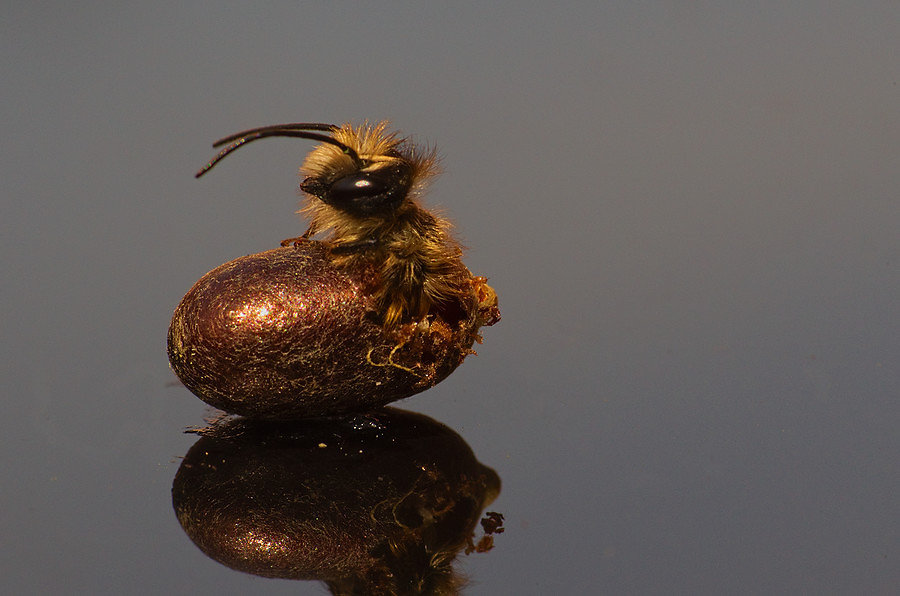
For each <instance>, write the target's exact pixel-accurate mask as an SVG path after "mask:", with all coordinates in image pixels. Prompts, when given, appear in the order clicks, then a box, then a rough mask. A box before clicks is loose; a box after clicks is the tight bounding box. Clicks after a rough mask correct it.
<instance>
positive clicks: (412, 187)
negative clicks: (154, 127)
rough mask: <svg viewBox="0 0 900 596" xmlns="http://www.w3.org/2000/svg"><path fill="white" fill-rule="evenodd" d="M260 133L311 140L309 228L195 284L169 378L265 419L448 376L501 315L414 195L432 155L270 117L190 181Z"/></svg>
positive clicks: (342, 404) (379, 135)
mask: <svg viewBox="0 0 900 596" xmlns="http://www.w3.org/2000/svg"><path fill="white" fill-rule="evenodd" d="M323 131H324V132H330V133H331V136H328V135H325V134H322V132H323ZM267 136H288V137H300V138H306V139H313V140H319V141H321V144H320V145H319V146H317V147H316V148H314V149H313V151H312V152H311V153H310V155H309V157H308V158H307V159H306V161H305V162H304V164H303V167H302V168H301V172H302V173H303V174H304V176H305V178H304V180H303V181H302V183H301V185H300V188H301V190H302V191H303V192H304V207H303V209H302V212H303V213H304V214H305V215H307V216H308V217H309V219H310V225H309V228H308V229H307V231H306V233H304V234H303V235H302V236H300V237H298V238H292V239H289V240H286V241H284V242H282V248H278V249H274V250H270V251H266V252H263V253H259V254H256V255H249V256H246V257H241V258H239V259H235V260H234V261H231V262H229V263H226V264H225V265H222V266H221V267H218V268H216V269H214V270H213V271H211V272H209V273H208V274H206V275H205V276H204V277H203V278H201V279H200V280H199V281H198V282H197V284H195V286H194V287H193V288H192V289H191V290H190V291H189V292H188V293H187V294H186V295H185V297H184V298H183V299H182V301H181V303H180V304H179V306H178V308H177V309H176V311H175V314H174V316H173V319H172V324H171V325H170V328H169V337H168V346H169V347H168V351H169V360H170V362H171V364H172V368H173V370H174V371H175V373H176V374H177V375H178V377H179V378H180V379H181V380H182V382H183V383H184V384H185V386H187V387H188V389H190V390H191V391H192V392H193V393H194V394H196V395H197V396H198V397H200V398H201V399H203V400H204V401H206V402H207V403H209V404H211V405H213V406H215V407H218V408H220V409H222V410H225V411H226V412H229V413H234V414H239V415H243V416H248V417H257V418H270V419H277V418H281V419H294V418H306V417H314V416H326V415H332V414H340V413H345V412H353V411H363V410H367V409H371V408H373V407H377V406H381V405H384V404H386V403H389V402H391V401H394V400H397V399H401V398H404V397H408V396H410V395H413V394H415V393H418V392H420V391H423V390H425V389H427V388H429V387H432V386H433V385H434V384H436V383H438V382H440V381H441V380H442V379H444V378H446V376H447V375H449V374H450V373H451V372H452V371H453V370H454V369H455V368H456V367H457V366H459V364H461V363H462V361H463V359H464V358H465V357H466V356H467V355H469V354H471V353H472V350H471V347H472V344H473V343H474V342H475V341H480V335H479V334H478V330H479V328H480V327H482V326H485V325H492V324H494V323H496V322H497V321H498V320H499V318H500V313H499V309H498V307H497V297H496V294H495V293H494V291H493V290H492V289H491V288H490V286H488V285H487V283H486V281H485V278H482V277H477V276H473V275H472V274H471V272H470V271H469V270H468V269H467V268H466V267H465V265H464V264H463V262H462V259H461V256H462V250H461V249H460V247H459V244H458V243H457V242H456V241H455V240H454V239H453V238H452V237H451V235H450V233H449V227H450V225H449V223H448V222H447V221H446V220H444V219H442V218H439V217H437V216H435V215H433V214H432V213H430V212H429V211H427V210H426V209H424V208H423V207H422V206H421V204H420V203H419V198H420V197H421V194H422V192H423V190H424V186H425V185H426V184H427V182H428V180H429V179H430V178H431V177H433V176H434V175H435V172H436V167H435V163H436V158H435V155H434V152H433V151H426V150H422V149H420V148H418V147H416V146H415V145H412V144H410V143H409V142H408V141H406V140H404V139H401V138H399V137H398V136H397V135H396V133H389V132H387V130H386V124H385V123H381V124H378V125H375V126H362V127H359V128H354V127H352V126H350V125H345V126H343V127H337V126H332V125H325V124H309V123H306V124H304V123H298V124H288V125H276V126H270V127H263V128H258V129H253V130H250V131H245V132H244V133H238V134H237V135H232V136H230V137H226V138H224V139H222V140H220V141H219V142H218V143H216V145H217V146H218V145H224V144H227V146H226V147H225V148H224V149H223V150H222V151H221V152H220V153H219V155H217V156H216V158H214V159H213V160H212V161H211V162H210V163H209V164H207V166H206V167H204V168H203V169H202V170H201V171H200V172H199V173H198V176H200V175H202V174H204V173H205V172H207V171H209V169H210V168H212V167H213V166H214V165H215V164H217V163H218V162H219V161H220V160H221V159H222V158H224V157H225V156H227V155H229V154H230V153H231V152H233V151H235V150H236V149H237V148H240V147H242V146H244V145H245V144H246V143H248V142H250V141H253V140H256V139H258V138H264V137H267ZM315 236H322V238H321V239H316V238H314V237H315Z"/></svg>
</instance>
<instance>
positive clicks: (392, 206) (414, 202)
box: [197, 122, 466, 329]
mask: <svg viewBox="0 0 900 596" xmlns="http://www.w3.org/2000/svg"><path fill="white" fill-rule="evenodd" d="M386 127H387V122H380V123H378V124H376V125H374V126H371V125H368V124H365V125H363V126H360V127H358V128H353V126H351V125H350V124H345V125H343V126H335V125H332V124H318V123H296V124H277V125H274V126H265V127H262V128H255V129H252V130H247V131H244V132H240V133H237V134H234V135H231V136H229V137H225V138H224V139H221V140H219V141H217V142H216V143H215V144H214V145H213V146H214V147H218V146H221V145H225V144H228V145H227V147H225V148H224V149H223V150H222V151H221V152H220V153H219V154H218V155H217V156H216V157H215V158H214V159H213V160H212V161H210V162H209V163H208V164H207V165H206V166H205V167H204V168H203V169H201V170H200V171H199V172H198V173H197V177H200V176H202V175H203V174H204V173H206V172H207V171H208V170H209V169H210V168H212V167H213V166H214V165H215V164H216V163H218V161H219V160H221V159H222V158H223V157H225V156H226V155H228V154H229V153H231V152H232V151H234V150H236V149H237V148H239V147H241V146H243V145H244V144H246V143H249V142H251V141H255V140H257V139H261V138H263V137H270V136H282V137H300V138H304V139H313V140H318V141H321V142H322V144H321V145H318V146H317V147H315V148H314V149H313V150H312V151H311V152H310V154H309V155H308V156H307V158H306V161H305V162H304V163H303V166H302V167H301V168H300V171H301V173H302V174H303V175H305V179H304V180H303V182H302V183H301V184H300V189H301V190H302V191H303V192H304V193H306V197H305V204H304V207H303V208H302V209H301V212H302V213H304V214H305V215H307V216H308V217H309V220H310V224H309V229H307V230H306V232H305V233H304V234H303V236H301V237H300V238H296V239H290V240H285V241H284V242H283V243H282V245H287V244H289V243H290V242H302V241H304V240H306V239H308V238H310V237H311V236H313V235H315V234H318V233H320V232H325V233H327V234H328V235H327V237H326V241H327V242H328V243H329V246H330V248H331V254H332V257H333V259H334V261H335V263H337V264H348V263H350V262H352V261H355V260H357V259H366V260H367V261H368V262H372V263H374V264H375V266H376V267H377V269H378V270H379V272H380V279H379V280H378V289H377V290H376V291H375V299H376V301H377V303H378V307H379V311H380V312H381V313H382V316H383V321H384V325H385V327H386V328H388V329H390V328H393V327H395V326H396V325H397V324H398V323H400V322H402V321H404V320H406V321H419V320H421V319H422V318H423V317H424V316H425V315H426V314H428V312H429V311H430V310H431V308H432V306H433V305H436V304H442V303H448V302H450V301H451V300H452V298H453V296H454V295H457V294H458V293H459V292H460V291H462V290H461V284H462V283H463V282H462V281H461V273H460V272H461V271H462V272H466V269H465V267H464V266H463V265H462V263H461V261H460V257H461V255H462V250H461V249H460V246H459V244H458V243H457V242H456V241H455V240H454V239H453V238H452V237H451V236H450V234H449V228H450V224H449V222H447V221H446V220H444V219H442V218H440V217H437V216H435V215H433V214H432V213H429V212H428V211H426V210H425V209H423V208H422V207H421V206H420V205H419V203H418V197H419V196H420V195H421V193H422V191H423V190H424V187H425V185H426V184H427V182H428V181H429V179H430V178H432V177H433V176H435V175H436V173H437V167H436V156H435V152H434V151H433V150H424V151H423V150H422V149H420V148H418V147H416V146H415V145H412V144H410V143H409V142H408V141H407V140H406V139H403V138H398V137H397V133H393V132H388V131H387V130H386ZM314 131H319V132H314ZM322 133H330V134H322Z"/></svg>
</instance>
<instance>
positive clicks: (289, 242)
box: [281, 226, 313, 247]
mask: <svg viewBox="0 0 900 596" xmlns="http://www.w3.org/2000/svg"><path fill="white" fill-rule="evenodd" d="M312 233H313V229H312V226H309V227H308V228H307V229H306V231H305V232H303V235H302V236H297V237H296V238H285V239H284V240H282V241H281V246H291V245H294V246H295V247H296V246H300V245H301V244H303V243H304V242H306V241H307V240H309V237H310V236H312Z"/></svg>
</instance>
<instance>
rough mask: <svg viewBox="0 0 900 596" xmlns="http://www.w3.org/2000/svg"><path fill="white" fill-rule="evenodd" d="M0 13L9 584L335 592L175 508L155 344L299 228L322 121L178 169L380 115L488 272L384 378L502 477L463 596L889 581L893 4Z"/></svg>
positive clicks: (41, 8) (893, 399)
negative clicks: (225, 142)
mask: <svg viewBox="0 0 900 596" xmlns="http://www.w3.org/2000/svg"><path fill="white" fill-rule="evenodd" d="M10 4H12V3H6V4H5V6H4V8H3V9H2V12H0V30H2V34H0V50H2V52H0V55H2V58H0V60H2V69H3V70H2V84H3V92H2V96H0V110H2V112H0V113H2V116H3V134H2V146H0V151H2V160H0V167H2V180H3V186H4V188H5V192H4V196H3V199H2V217H0V226H2V234H0V249H2V255H3V257H2V271H0V274H2V280H3V283H2V289H0V297H2V307H3V314H2V319H0V326H2V327H0V333H2V338H3V342H2V348H0V349H2V350H3V352H2V357H0V365H2V367H3V369H2V393H3V409H4V412H3V415H2V417H0V437H2V439H0V440H2V445H3V449H2V453H3V456H2V457H3V461H2V467H3V470H4V471H3V478H2V488H0V536H2V538H0V545H2V546H0V548H2V550H3V553H2V556H0V584H2V586H4V588H5V590H4V591H7V592H9V593H22V592H38V591H42V592H50V593H79V592H80V593H87V592H99V593H119V592H121V591H127V592H139V593H177V594H186V593H196V592H201V593H219V594H232V593H234V594H239V593H247V592H248V591H251V590H252V591H255V592H259V593H282V592H288V591H290V592H294V593H296V592H297V591H299V592H300V593H308V594H319V593H322V592H323V589H322V588H321V586H319V585H318V584H315V583H296V582H288V581H271V580H262V579H257V578H253V577H251V576H247V575H243V574H240V573H237V572H233V571H230V570H228V569H226V568H224V567H221V566H219V565H218V564H216V563H214V562H213V561H211V560H209V559H207V558H206V557H205V556H204V555H203V554H202V553H201V552H200V551H199V550H198V549H197V548H196V547H195V546H194V545H193V544H192V543H190V541H189V540H188V539H187V538H186V536H185V535H184V533H183V532H182V531H181V528H180V527H179V525H178V523H177V521H176V519H175V516H174V514H173V512H172V509H171V504H170V496H169V491H170V487H171V481H172V477H173V476H174V474H175V471H176V469H177V466H178V462H179V457H180V456H182V455H183V454H184V453H185V451H186V450H187V449H188V447H189V446H190V445H191V444H192V443H193V442H194V438H193V437H192V436H189V435H183V434H182V432H181V431H182V429H183V428H184V427H186V426H189V425H194V424H198V423H200V422H201V421H202V418H203V416H204V415H205V414H206V413H207V412H208V411H207V409H206V408H205V406H204V404H203V403H202V402H200V401H199V400H197V399H195V398H194V397H193V396H191V395H190V394H189V393H187V391H185V390H184V389H183V388H181V387H178V386H177V385H174V384H173V383H172V381H174V376H173V375H172V374H171V372H170V371H169V369H168V364H167V361H166V356H165V333H166V328H167V326H168V323H169V318H170V316H171V313H172V309H173V308H174V306H175V305H176V304H177V302H178V300H179V299H180V298H181V296H182V294H183V293H184V292H186V291H187V289H188V288H190V286H191V285H192V284H193V282H194V281H195V280H196V279H197V278H199V277H200V276H201V275H202V274H203V273H205V272H206V271H207V270H208V269H211V268H213V267H215V266H217V265H219V264H220V263H223V262H225V261H227V260H230V259H232V258H235V257H238V256H241V255H244V254H248V253H252V252H258V251H261V250H264V249H267V248H271V247H273V246H275V245H276V244H277V243H278V241H280V240H281V239H282V238H286V237H289V236H295V235H297V234H299V233H300V232H302V231H303V229H305V227H304V223H303V222H302V221H301V220H300V219H299V218H298V217H297V216H296V215H294V214H293V211H294V209H295V208H296V204H297V196H296V185H297V180H296V167H297V165H298V164H299V163H300V161H301V160H302V158H303V156H304V155H305V153H306V152H307V151H308V150H309V148H310V146H311V145H310V144H308V143H306V142H304V141H298V140H268V141H266V142H265V143H259V144H254V145H253V146H252V147H250V148H246V149H244V150H242V151H241V152H240V153H239V154H237V155H235V156H234V157H232V158H230V159H229V160H228V161H227V162H225V164H223V166H221V167H220V168H217V169H216V170H215V171H214V172H212V173H211V175H209V176H208V177H206V178H204V179H202V180H200V181H196V180H194V178H193V173H194V171H195V170H196V169H197V168H198V167H199V166H201V165H202V164H203V163H204V162H205V161H206V160H207V159H209V157H211V156H212V154H213V150H212V149H211V148H210V143H211V142H212V141H213V140H215V139H217V138H219V137H220V136H223V135H226V134H229V133H232V132H236V131H238V130H241V129H243V128H247V127H252V126H259V125H264V124H272V123H280V122H292V121H334V122H343V121H347V120H349V121H353V122H357V123H359V122H361V121H363V120H365V119H370V120H379V119H389V120H391V121H392V122H393V124H394V125H395V126H396V127H398V128H400V129H401V130H403V131H404V132H407V133H409V134H411V135H413V136H414V137H415V138H416V139H417V140H419V141H421V142H430V143H433V144H435V145H437V146H438V147H439V149H440V151H441V154H442V155H443V166H444V169H445V174H444V175H443V176H442V177H441V178H440V179H439V180H438V181H437V183H436V184H435V185H434V186H433V189H432V192H431V195H430V198H429V201H430V204H431V205H440V206H441V207H442V208H443V210H444V211H445V212H446V213H447V214H448V215H450V216H451V217H452V219H453V220H454V221H455V222H456V224H457V226H458V231H459V235H460V237H461V238H462V240H463V241H464V242H465V243H466V244H467V245H468V246H469V247H470V248H469V251H468V256H467V264H468V265H469V267H470V268H471V269H472V270H473V271H474V272H475V273H478V274H484V275H487V276H489V277H490V279H491V283H492V285H493V286H494V287H495V288H496V289H497V291H498V292H499V294H500V299H501V306H502V312H503V321H502V322H501V323H500V324H499V325H498V326H496V327H494V328H490V329H486V330H485V333H484V336H485V343H484V345H483V346H481V347H480V348H479V356H478V357H477V358H471V359H469V360H467V361H466V363H465V365H464V366H463V367H462V368H460V369H459V370H458V371H457V372H456V373H455V374H454V375H452V376H451V377H450V378H449V379H447V381H445V382H444V383H442V384H441V385H439V386H438V387H436V388H434V389H432V390H430V391H428V392H427V393H425V394H421V395H419V396H416V397H414V398H411V399H409V400H407V401H405V402H402V404H401V405H402V406H403V407H405V408H409V409H413V410H416V411H419V412H423V413H425V414H428V415H430V416H433V417H434V418H436V419H437V420H440V421H441V422H444V423H445V424H448V425H449V426H451V427H452V428H454V429H456V430H457V431H458V432H459V433H460V434H461V435H462V436H463V437H464V438H465V439H466V440H467V441H468V442H469V444H470V445H471V446H472V448H473V449H474V451H475V453H476V454H477V456H478V458H479V459H480V460H481V461H482V462H484V463H485V464H487V465H490V466H492V467H494V468H495V469H496V470H497V471H498V472H499V474H500V476H501V477H502V479H503V483H504V487H503V493H502V495H501V496H500V498H499V499H498V500H497V501H496V502H495V503H494V505H492V506H491V509H493V510H496V511H500V512H502V513H503V514H504V515H505V516H506V526H507V531H506V532H505V533H504V534H502V535H500V536H499V537H498V538H497V546H496V548H495V549H494V550H493V551H492V552H490V553H488V554H482V555H471V556H469V557H461V559H462V560H461V562H460V569H461V570H462V571H464V572H465V573H466V574H467V575H468V576H469V577H470V578H471V582H472V583H471V586H470V588H469V590H468V592H467V593H469V594H547V593H554V594H584V593H592V592H605V593H611V594H623V593H634V594H653V593H726V592H727V593H757V594H759V593H796V592H798V591H806V592H807V593H823V592H826V593H890V592H892V591H893V590H894V589H896V586H897V585H898V584H900V531H898V530H900V521H898V520H900V499H898V494H900V472H898V463H897V461H898V448H900V439H898V431H897V429H898V423H900V372H898V366H900V329H898V308H897V305H898V294H900V242H898V228H900V201H898V188H900V118H898V106H900V86H898V81H900V70H898V64H900V35H898V34H897V31H898V29H897V24H898V22H900V5H898V4H897V3H896V2H893V1H882V2H863V3H858V2H857V3H851V2H830V3H822V2H792V3H784V2H763V3H752V5H750V4H751V3H742V4H746V6H743V7H741V6H737V4H738V3H732V4H729V5H726V6H722V5H720V4H721V3H720V4H715V3H702V2H701V3H686V2H671V3H669V2H654V3H644V2H629V3H617V4H619V5H621V6H619V7H607V8H598V7H596V6H594V3H584V4H583V5H578V4H570V5H565V6H563V5H558V4H553V3H551V4H548V5H547V6H545V7H543V8H529V9H525V8H523V7H524V4H520V3H493V4H492V5H491V6H489V7H485V6H483V5H482V3H479V4H473V5H460V4H454V5H453V6H452V7H450V6H422V5H420V4H418V3H409V4H400V3H390V4H377V5H376V4H370V5H356V4H350V3H347V4H344V3H308V4H303V5H300V6H290V7H287V6H284V5H280V6H266V5H263V4H256V3H254V5H253V7H242V6H239V5H229V4H220V3H208V4H205V5H198V4H195V5H191V6H184V5H183V3H180V2H151V3H146V2H145V3H131V4H121V3H120V4H118V5H116V6H115V7H114V6H113V5H111V4H109V3H106V4H100V3H96V4H94V3H82V2H79V3H52V2H51V3H40V2H35V3H28V4H27V8H13V7H10V6H9V5H10ZM21 4H22V5H23V6H24V5H25V4H26V3H21ZM107 4H108V5H107ZM787 4H790V6H786V5H787Z"/></svg>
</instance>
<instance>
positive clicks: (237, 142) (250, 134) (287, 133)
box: [194, 122, 362, 178]
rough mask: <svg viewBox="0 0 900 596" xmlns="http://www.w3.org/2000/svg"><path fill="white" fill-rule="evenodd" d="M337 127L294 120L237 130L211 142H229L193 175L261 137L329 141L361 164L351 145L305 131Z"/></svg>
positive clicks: (201, 173) (223, 143)
mask: <svg viewBox="0 0 900 596" xmlns="http://www.w3.org/2000/svg"><path fill="white" fill-rule="evenodd" d="M338 128H339V127H338V126H335V125H334V124H323V123H320V122H294V123H292V124H273V125H270V126H261V127H259V128H251V129H250V130H245V131H243V132H238V133H235V134H233V135H229V136H227V137H223V138H221V139H219V140H218V141H216V142H215V143H213V147H221V146H222V145H225V144H226V143H230V144H229V145H228V146H227V147H225V148H224V149H222V150H221V151H219V153H218V155H216V156H215V157H213V158H212V159H211V160H210V161H209V163H207V164H206V165H205V166H203V167H202V168H200V171H199V172H197V173H196V174H195V175H194V177H195V178H199V177H200V176H202V175H203V174H205V173H207V172H208V171H210V170H211V169H212V168H213V166H215V165H216V164H217V163H219V162H220V161H222V159H224V157H225V156H226V155H228V154H229V153H232V152H233V151H236V150H237V149H238V148H240V147H243V146H244V145H246V144H247V143H252V142H253V141H255V140H257V139H262V138H265V137H296V138H301V139H311V140H314V141H321V142H322V143H329V144H331V145H335V146H337V147H340V148H341V149H342V150H343V151H344V153H346V154H347V155H349V156H350V158H351V159H352V160H353V161H355V162H356V163H357V164H358V165H361V164H362V160H360V158H359V154H358V153H357V152H356V151H354V150H353V148H352V147H348V146H347V145H345V144H343V143H341V142H340V141H338V140H337V139H335V138H333V137H329V136H327V135H323V134H318V133H315V132H307V131H310V130H321V131H328V132H334V131H335V130H337V129H338Z"/></svg>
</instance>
